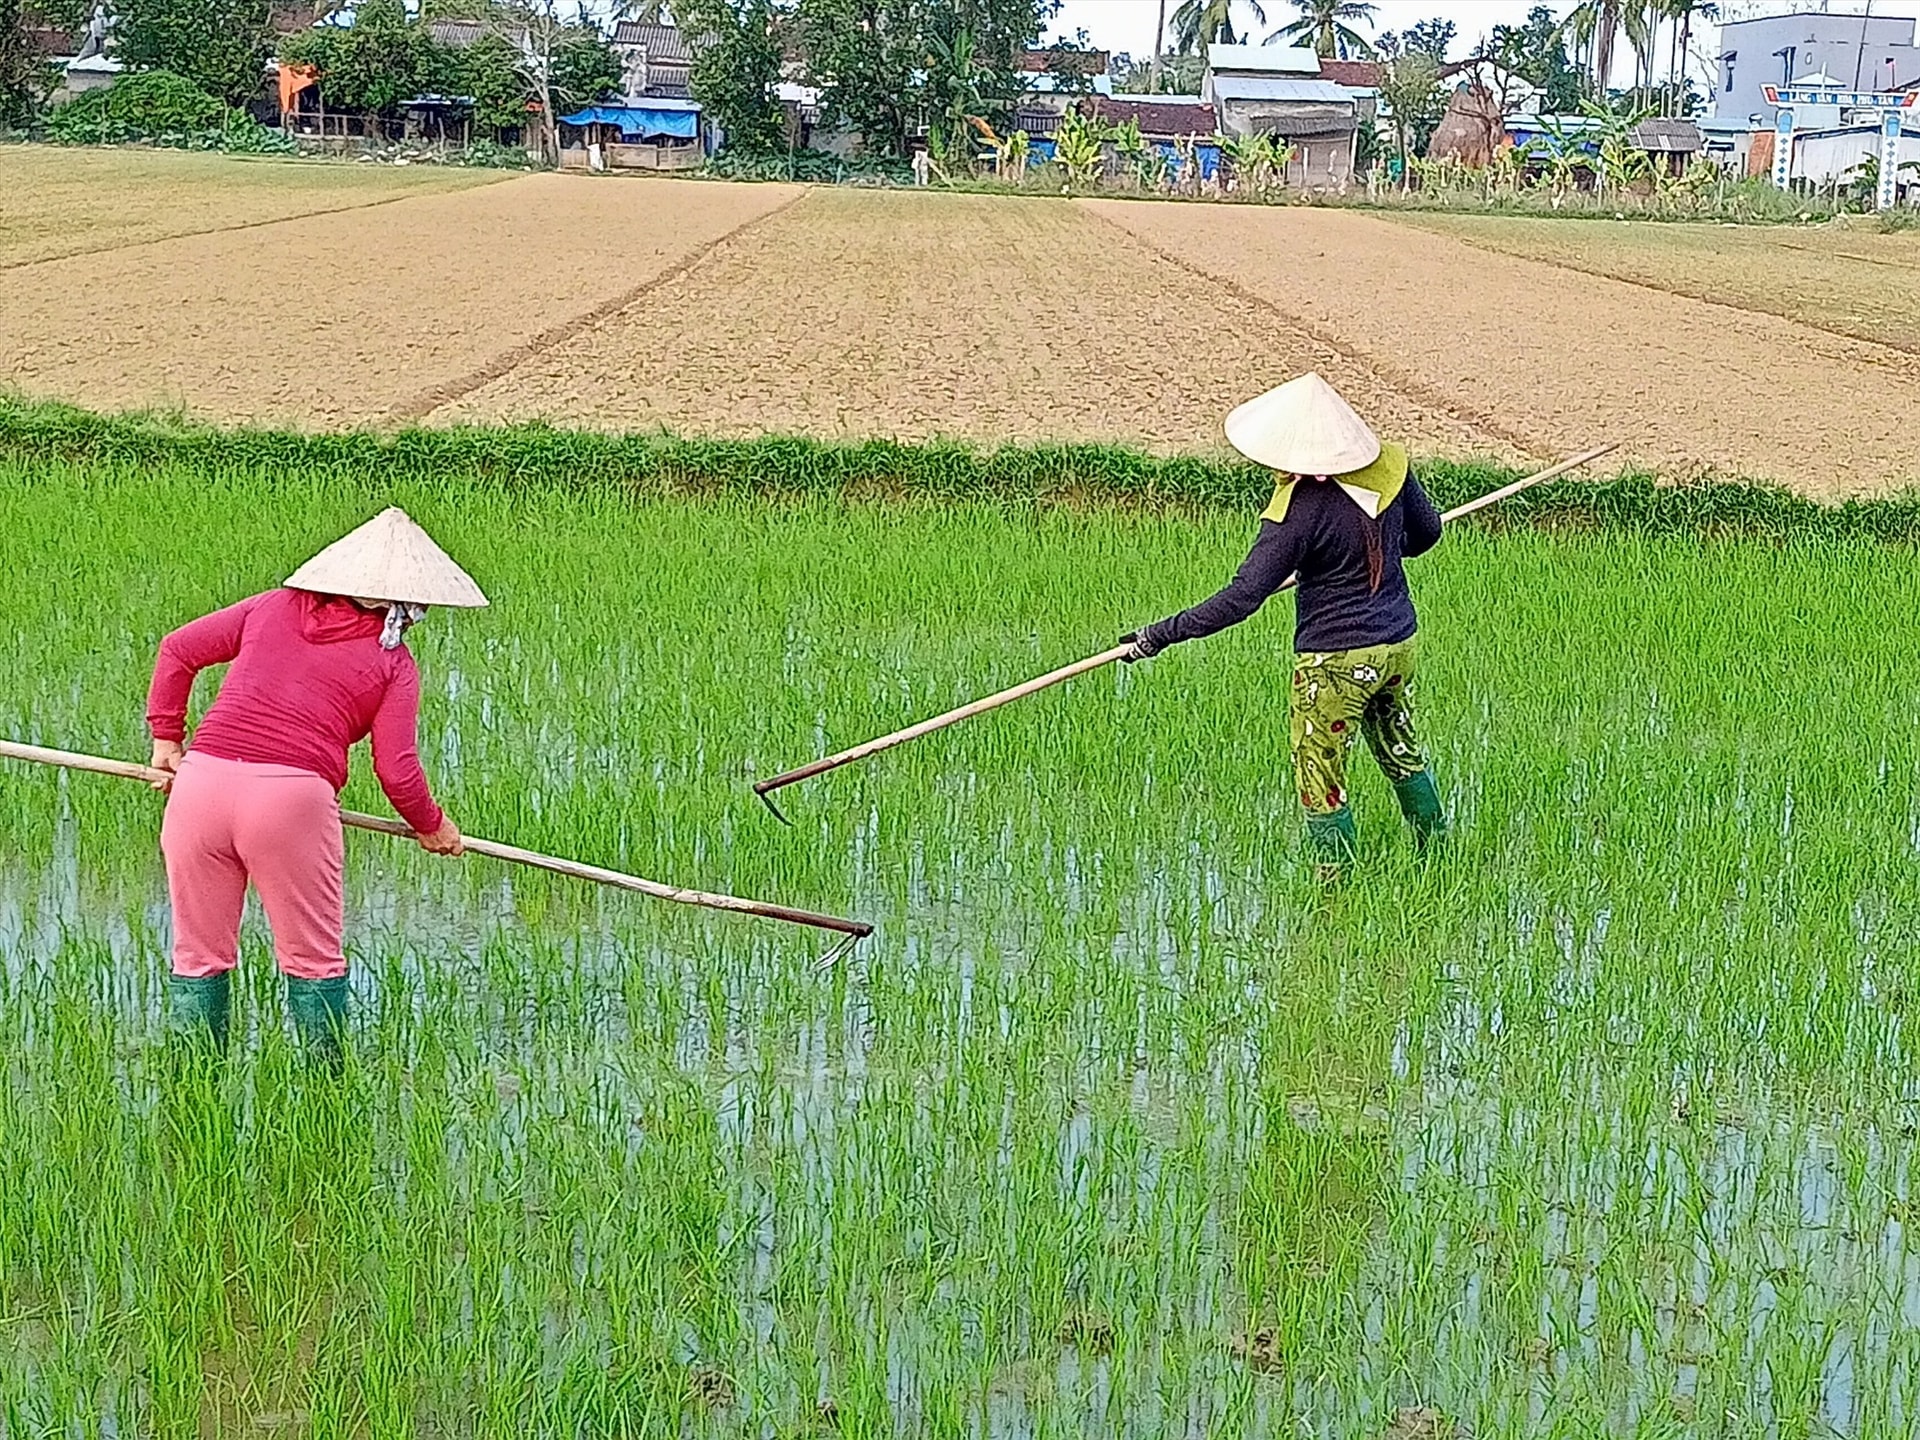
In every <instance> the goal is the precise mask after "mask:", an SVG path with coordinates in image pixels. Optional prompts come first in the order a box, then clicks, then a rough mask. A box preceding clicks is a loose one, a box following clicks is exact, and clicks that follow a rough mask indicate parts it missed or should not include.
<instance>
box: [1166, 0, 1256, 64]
mask: <svg viewBox="0 0 1920 1440" xmlns="http://www.w3.org/2000/svg"><path fill="white" fill-rule="evenodd" d="M1246 5H1247V8H1248V9H1249V10H1251V11H1252V12H1253V20H1254V23H1255V24H1256V25H1264V24H1266V23H1267V12H1266V11H1265V10H1262V9H1261V8H1260V3H1259V0H1246ZM1233 7H1234V0H1181V3H1180V8H1179V9H1178V10H1175V11H1174V12H1173V51H1174V54H1176V55H1191V54H1193V53H1194V51H1196V50H1202V51H1204V50H1205V48H1206V47H1207V46H1209V45H1215V44H1218V45H1236V44H1238V43H1240V36H1239V34H1238V33H1237V32H1236V31H1235V30H1234V28H1233Z"/></svg>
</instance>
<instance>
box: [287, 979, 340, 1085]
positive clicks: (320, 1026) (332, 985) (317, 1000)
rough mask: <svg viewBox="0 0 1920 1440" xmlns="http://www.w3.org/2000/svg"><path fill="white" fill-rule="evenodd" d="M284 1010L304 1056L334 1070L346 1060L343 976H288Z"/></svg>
mask: <svg viewBox="0 0 1920 1440" xmlns="http://www.w3.org/2000/svg"><path fill="white" fill-rule="evenodd" d="M287 1009H288V1011H289V1012H290V1013H291V1014H292V1015H293V1028H294V1029H295V1030H296V1031H297V1032H298V1033H299V1036H300V1047H301V1049H303V1050H305V1051H306V1052H307V1057H308V1058H309V1059H311V1060H313V1061H315V1062H316V1063H318V1064H320V1065H323V1066H325V1067H326V1068H327V1069H329V1070H338V1069H339V1068H340V1066H341V1064H342V1063H343V1062H344V1061H345V1059H346V1040H347V977H346V976H344V975H341V976H337V977H335V978H334V979H332V980H302V979H299V978H298V977H296V976H293V975H289V976H288V977H287Z"/></svg>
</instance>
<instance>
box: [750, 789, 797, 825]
mask: <svg viewBox="0 0 1920 1440" xmlns="http://www.w3.org/2000/svg"><path fill="white" fill-rule="evenodd" d="M753 793H754V794H756V795H758V796H759V797H760V803H761V804H762V805H765V806H766V807H767V809H768V810H769V811H771V812H772V813H773V818H774V819H776V820H778V821H779V822H780V823H781V824H782V825H789V826H790V825H792V824H793V822H792V821H791V820H789V819H787V817H786V816H784V815H782V814H781V813H780V807H779V806H778V805H776V804H774V803H773V787H772V786H770V785H767V784H766V783H765V782H762V783H761V784H758V785H755V786H754V787H753Z"/></svg>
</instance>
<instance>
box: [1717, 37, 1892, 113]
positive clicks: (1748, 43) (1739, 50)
mask: <svg viewBox="0 0 1920 1440" xmlns="http://www.w3.org/2000/svg"><path fill="white" fill-rule="evenodd" d="M1915 29H1916V22H1915V21H1914V19H1913V18H1912V17H1910V16H1900V15H1871V16H1869V15H1863V14H1861V13H1860V12H1859V11H1855V12H1854V13H1852V14H1846V13H1844V12H1833V13H1829V12H1827V11H1825V10H1820V11H1813V10H1811V9H1808V10H1800V11H1796V12H1794V13H1791V14H1787V15H1770V16H1763V17H1761V18H1758V19H1753V20H1729V21H1727V22H1726V23H1725V24H1724V25H1722V26H1721V27H1720V41H1719V44H1720V53H1719V55H1718V57H1717V64H1716V66H1715V74H1714V83H1713V116H1714V118H1715V119H1716V120H1721V121H1728V122H1732V121H1744V120H1747V119H1749V118H1750V117H1752V116H1755V115H1758V116H1759V117H1760V118H1761V121H1762V123H1764V124H1771V123H1772V122H1773V117H1774V107H1773V106H1771V105H1769V104H1768V103H1767V97H1766V93H1765V91H1764V89H1763V87H1764V86H1767V85H1788V84H1792V83H1795V82H1796V81H1798V80H1799V79H1801V78H1802V77H1805V76H1810V75H1813V74H1816V73H1821V74H1825V75H1827V76H1830V77H1831V78H1832V82H1833V83H1834V84H1836V85H1842V86H1844V87H1846V88H1847V89H1849V90H1852V89H1856V88H1858V89H1861V90H1902V89H1905V88H1906V87H1907V86H1909V85H1912V84H1915V83H1916V82H1920V47H1916V46H1915V44H1914V35H1915ZM1794 121H1795V124H1796V125H1800V126H1804V127H1806V128H1814V127H1813V124H1812V122H1811V121H1809V120H1805V119H1802V118H1801V117H1800V116H1799V115H1795V117H1794Z"/></svg>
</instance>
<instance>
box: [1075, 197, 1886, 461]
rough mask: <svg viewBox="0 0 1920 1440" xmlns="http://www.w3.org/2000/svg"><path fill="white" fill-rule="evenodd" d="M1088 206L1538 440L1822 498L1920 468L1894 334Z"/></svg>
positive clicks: (1453, 253) (1393, 243) (1457, 254)
mask: <svg viewBox="0 0 1920 1440" xmlns="http://www.w3.org/2000/svg"><path fill="white" fill-rule="evenodd" d="M1086 208H1087V209H1089V210H1090V211H1091V212H1092V213H1095V214H1098V215H1099V216H1101V217H1102V218H1104V219H1105V220H1107V221H1110V222H1111V223H1113V224H1114V225H1115V226H1116V227H1118V228H1121V229H1124V230H1125V231H1126V232H1127V233H1128V234H1130V235H1133V236H1136V237H1138V238H1139V239H1140V240H1141V241H1143V242H1144V243H1146V244H1149V245H1151V246H1153V247H1154V248H1155V249H1156V250H1157V251H1159V252H1160V253H1161V254H1163V255H1164V256H1165V257H1166V258H1167V259H1168V260H1169V262H1171V263H1174V264H1177V265H1180V266H1182V267H1189V268H1191V269H1192V270H1193V271H1195V272H1197V273H1201V274H1205V275H1207V276H1210V277H1215V278H1217V280H1218V281H1219V282H1220V283H1221V284H1222V285H1224V286H1229V287H1231V289H1232V293H1234V294H1237V295H1240V296H1242V297H1244V300H1245V303H1246V304H1247V305H1248V306H1250V307H1258V308H1259V309H1262V310H1264V311H1265V312H1266V314H1267V315H1268V316H1270V317H1271V319H1272V322H1273V323H1274V324H1275V325H1276V326H1288V325H1291V326H1297V327H1299V328H1300V329H1303V330H1305V331H1307V332H1309V333H1313V334H1319V335H1325V336H1327V337H1329V338H1330V339H1332V340H1333V341H1335V342H1337V343H1338V344H1340V345H1341V346H1342V347H1343V348H1345V349H1346V350H1347V351H1348V352H1349V353H1351V354H1353V355H1355V356H1356V357H1358V358H1360V359H1362V360H1364V362H1365V363H1367V364H1369V365H1371V366H1373V367H1374V368H1375V369H1376V371H1377V372H1378V373H1379V374H1380V375H1381V377H1382V379H1383V380H1384V381H1385V382H1386V383H1388V384H1390V385H1393V386H1394V387H1396V388H1400V389H1402V390H1406V391H1422V390H1424V391H1430V392H1438V393H1443V394H1448V395H1451V396H1455V397H1457V403H1458V404H1459V406H1460V407H1461V408H1462V409H1463V410H1465V411H1467V412H1468V413H1471V414H1474V415H1478V416H1481V417H1484V421H1485V423H1487V424H1496V423H1497V424H1499V425H1500V426H1501V427H1502V428H1503V429H1504V430H1506V431H1507V432H1508V433H1509V434H1511V435H1512V436H1513V437H1514V438H1515V439H1516V440H1518V441H1520V442H1521V443H1522V444H1524V446H1525V447H1526V448H1527V449H1529V450H1530V451H1532V452H1533V453H1535V454H1537V455H1542V456H1544V455H1548V454H1562V453H1566V452H1570V451H1574V450H1579V449H1583V448H1585V447H1586V446H1588V445H1591V444H1594V443H1596V442H1598V441H1602V440H1616V439H1617V440H1620V441H1622V442H1623V453H1624V454H1625V455H1627V456H1628V457H1629V458H1630V459H1632V460H1633V461H1635V462H1638V463H1641V464H1644V465H1648V466H1652V467H1655V468H1658V469H1660V470H1662V471H1663V472H1666V473H1669V474H1676V475H1684V474H1687V473H1698V472H1710V473H1717V474H1723V475H1730V476H1741V477H1746V478H1756V479H1772V480H1779V481H1783V482H1786V483H1788V484H1792V485H1795V486H1797V487H1799V488H1802V489H1804V490H1807V491H1808V492H1810V493H1813V494H1818V495H1824V496H1840V495H1847V494H1864V493H1870V492H1879V491H1886V490H1889V489H1894V488H1901V487H1907V486H1912V485H1913V484H1915V483H1916V481H1920V457H1916V453H1915V441H1916V439H1920V426H1917V424H1916V416H1920V358H1917V357H1915V356H1914V355H1911V354H1908V353H1906V352H1905V351H1902V350H1896V349H1893V348H1892V347H1890V346H1885V345H1879V344H1874V343H1871V342H1868V341H1862V340H1856V339H1851V338H1846V337H1842V336H1836V335H1833V334H1830V333H1828V332H1826V331H1824V330H1821V329H1817V328H1814V327H1812V326H1809V325H1806V324H1802V323H1798V322H1796V321H1793V320H1788V319H1784V318H1780V317H1777V316H1774V315H1767V314H1757V313H1752V312H1748V311H1741V310H1734V309H1728V308H1726V307H1725V306H1722V305H1715V304H1708V303H1703V302H1701V301H1698V300H1694V299H1691V298H1687V297H1685V296H1680V295H1673V294H1668V293H1665V292H1663V291H1659V290H1654V289H1649V288H1647V287H1645V286H1642V285H1634V284H1628V283H1624V282H1621V281H1617V280H1611V279H1606V278H1602V277H1596V276H1587V275H1575V274H1573V273H1572V272H1570V271H1568V270H1567V269H1565V268H1563V267H1561V266H1558V265H1553V264H1547V263H1543V262H1541V261H1536V260H1528V259H1521V258H1517V257H1513V256H1509V255H1501V254H1494V253H1491V252H1489V251H1488V250H1486V249H1483V248H1480V247H1478V246H1474V245H1469V244H1466V243H1464V242H1462V241H1459V240H1454V239H1451V238H1448V237H1446V236H1442V235H1438V234H1435V233H1433V232H1432V231H1431V230H1427V229H1419V228H1414V227H1410V226H1407V225H1402V224H1397V223H1394V222H1391V221H1387V220H1382V219H1378V218H1375V217H1372V216H1368V215H1362V214H1357V213H1354V212H1351V211H1339V210H1306V209H1278V208H1260V209H1255V208H1252V207H1247V208H1240V207H1231V206H1218V207H1204V208H1203V207H1199V206H1191V205H1168V204H1157V205H1156V204H1140V203H1128V202H1124V201H1100V202H1091V203H1089V204H1088V206H1087V207H1086ZM1555 223H1572V222H1555ZM1727 263H1728V264H1729V265H1730V266H1733V267H1737V266H1738V265H1739V264H1740V263H1741V262H1740V261H1739V260H1738V259H1733V260H1729V261H1728V262H1727Z"/></svg>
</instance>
